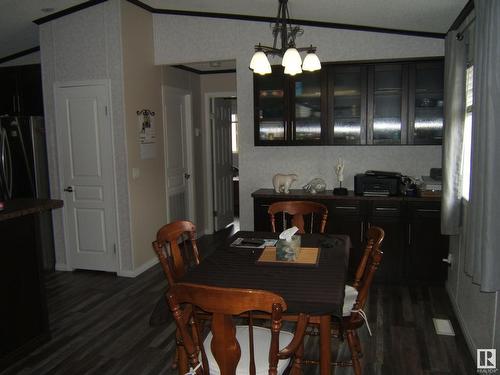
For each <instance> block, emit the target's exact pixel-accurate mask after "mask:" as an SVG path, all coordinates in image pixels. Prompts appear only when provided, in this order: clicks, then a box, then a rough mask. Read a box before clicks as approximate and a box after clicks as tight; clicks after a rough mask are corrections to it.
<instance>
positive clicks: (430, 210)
mask: <svg viewBox="0 0 500 375" xmlns="http://www.w3.org/2000/svg"><path fill="white" fill-rule="evenodd" d="M439 211H440V210H439V209H437V208H417V212H439Z"/></svg>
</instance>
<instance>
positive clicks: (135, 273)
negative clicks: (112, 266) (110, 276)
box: [116, 257, 158, 277]
mask: <svg viewBox="0 0 500 375" xmlns="http://www.w3.org/2000/svg"><path fill="white" fill-rule="evenodd" d="M156 264H158V258H156V257H155V258H152V259H151V260H149V261H147V262H146V263H143V264H142V265H140V266H139V267H137V268H136V269H134V270H132V271H127V270H120V271H118V272H117V273H116V274H117V275H118V276H122V277H137V276H139V275H140V274H141V273H143V272H145V271H147V270H148V269H150V268H151V267H153V266H155V265H156Z"/></svg>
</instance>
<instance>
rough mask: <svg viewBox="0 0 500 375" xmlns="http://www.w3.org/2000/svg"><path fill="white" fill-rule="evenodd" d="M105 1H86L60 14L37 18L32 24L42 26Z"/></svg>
mask: <svg viewBox="0 0 500 375" xmlns="http://www.w3.org/2000/svg"><path fill="white" fill-rule="evenodd" d="M105 1H108V0H90V1H86V2H84V3H81V4H78V5H75V6H72V7H70V8H67V9H64V10H61V11H60V12H56V13H53V14H50V15H48V16H45V17H42V18H38V19H36V20H34V21H33V22H34V23H36V24H37V25H41V24H44V23H46V22H49V21H52V20H55V19H57V18H61V17H64V16H67V15H68V14H71V13H75V12H78V11H80V10H83V9H87V8H90V7H93V6H94V5H97V4H101V3H104V2H105Z"/></svg>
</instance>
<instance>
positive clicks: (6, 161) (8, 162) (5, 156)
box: [0, 129, 12, 199]
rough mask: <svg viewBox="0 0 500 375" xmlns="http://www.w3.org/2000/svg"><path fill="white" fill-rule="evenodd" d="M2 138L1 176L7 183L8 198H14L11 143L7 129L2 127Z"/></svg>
mask: <svg viewBox="0 0 500 375" xmlns="http://www.w3.org/2000/svg"><path fill="white" fill-rule="evenodd" d="M0 131H1V134H0V140H1V142H2V154H1V155H0V162H1V167H2V168H1V172H2V176H0V177H1V178H2V180H3V182H4V184H5V190H6V191H5V193H6V194H7V197H6V198H7V199H11V198H12V158H11V154H10V145H9V140H8V138H7V131H6V130H5V129H0Z"/></svg>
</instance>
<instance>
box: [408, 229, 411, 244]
mask: <svg viewBox="0 0 500 375" xmlns="http://www.w3.org/2000/svg"><path fill="white" fill-rule="evenodd" d="M410 245H411V224H408V246H410Z"/></svg>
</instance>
